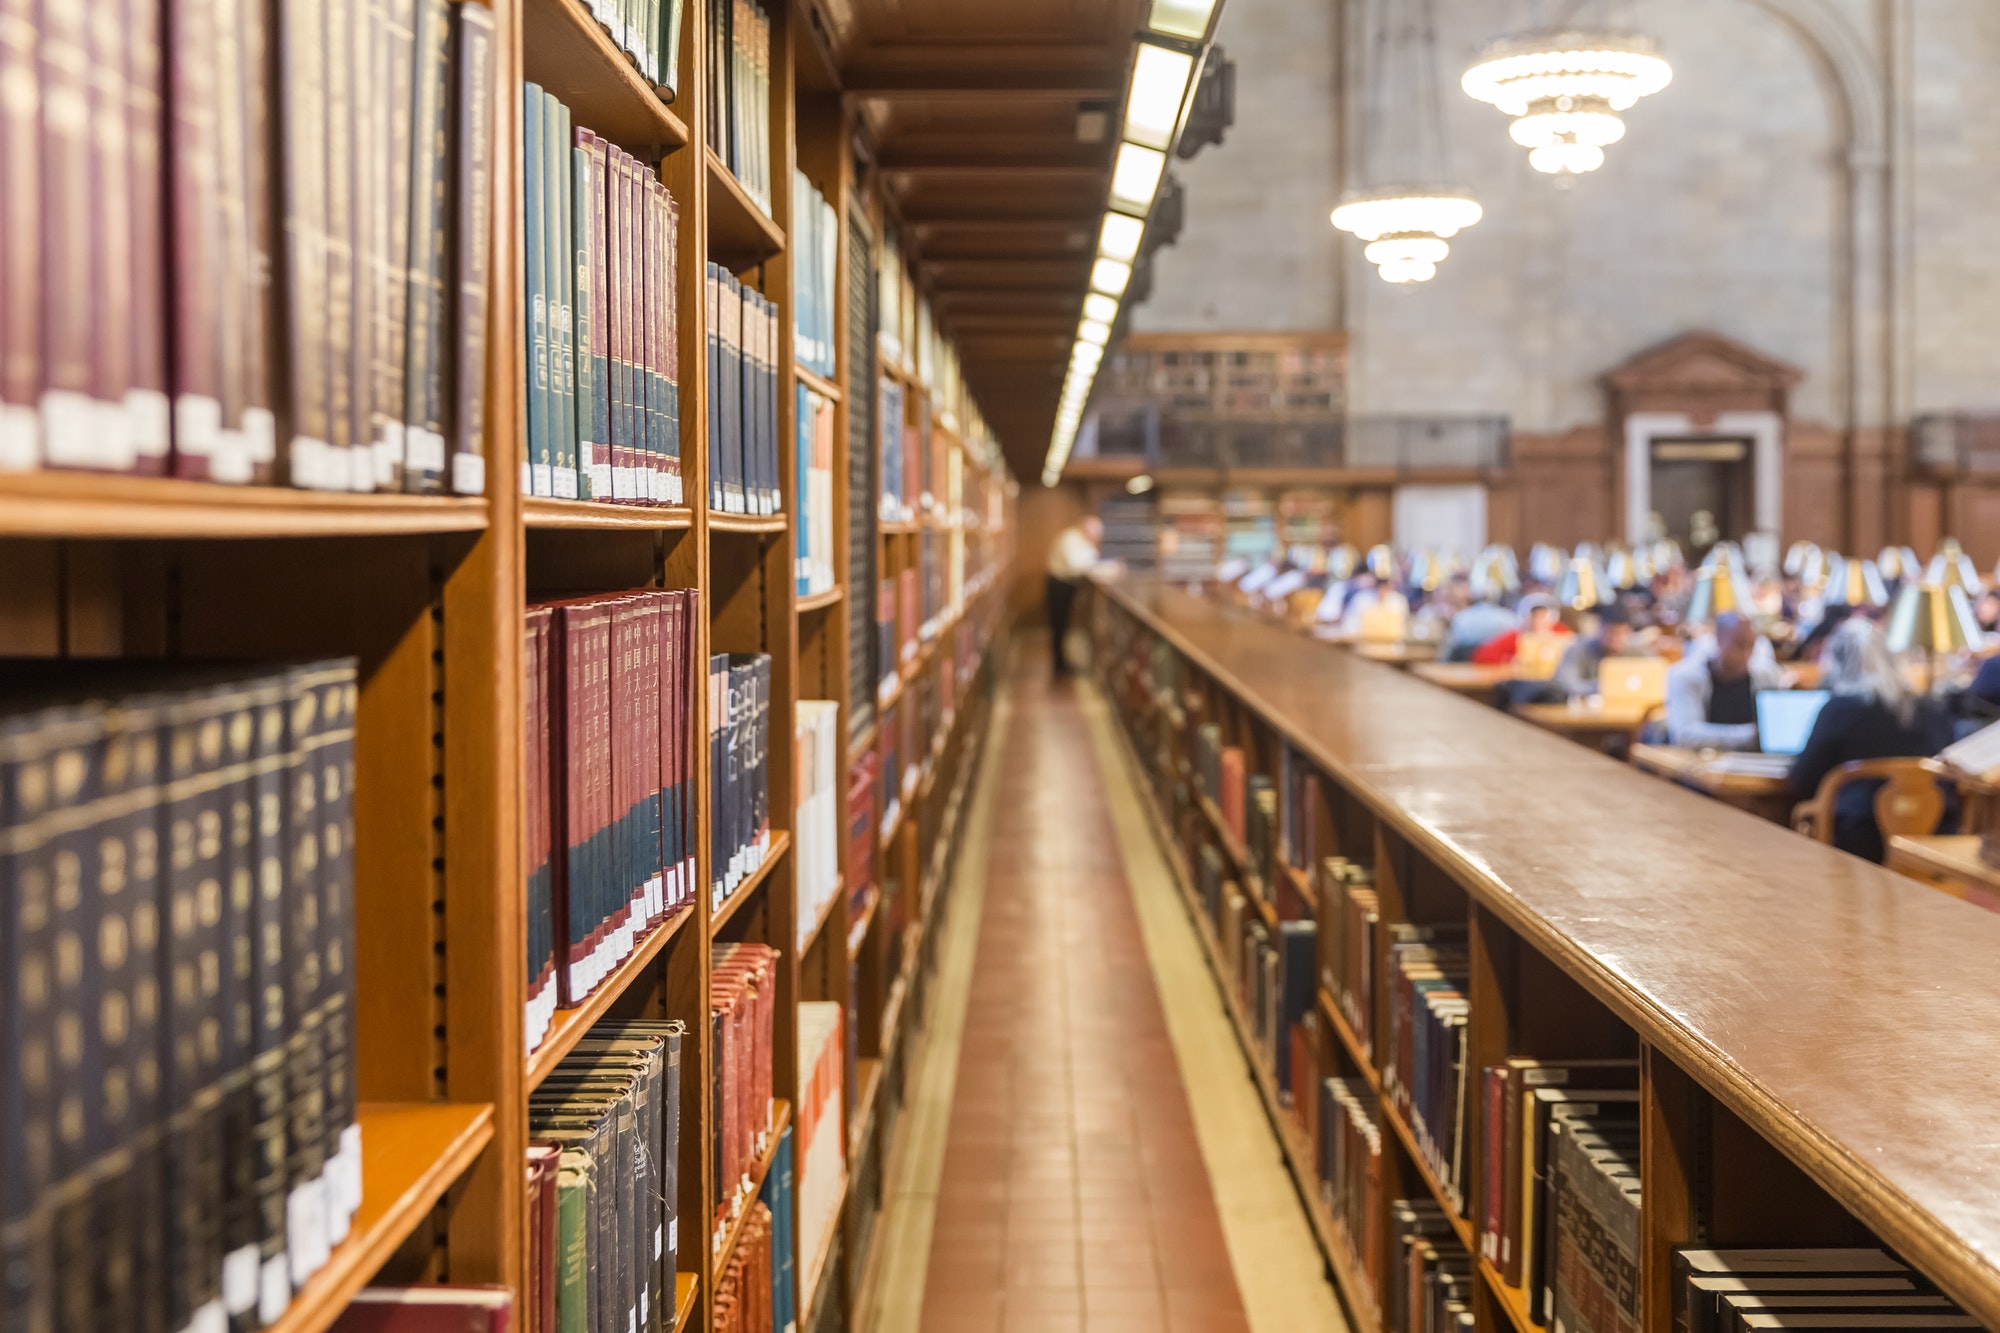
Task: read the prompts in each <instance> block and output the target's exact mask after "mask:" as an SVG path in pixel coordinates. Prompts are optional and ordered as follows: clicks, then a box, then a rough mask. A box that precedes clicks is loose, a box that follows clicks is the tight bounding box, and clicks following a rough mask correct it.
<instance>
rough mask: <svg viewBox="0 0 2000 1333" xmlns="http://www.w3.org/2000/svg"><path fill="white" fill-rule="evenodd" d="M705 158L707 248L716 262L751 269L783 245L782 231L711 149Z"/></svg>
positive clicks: (781, 250) (778, 252) (777, 251)
mask: <svg viewBox="0 0 2000 1333" xmlns="http://www.w3.org/2000/svg"><path fill="white" fill-rule="evenodd" d="M702 152H703V155H704V156H705V157H706V158H707V161H708V248H709V253H710V254H711V255H713V256H715V258H716V260H717V262H718V263H724V264H729V265H731V266H740V267H743V268H753V267H755V266H756V265H758V264H761V263H763V262H764V261H765V260H766V259H769V258H771V257H772V256H773V255H776V254H781V253H783V251H784V248H785V233H784V232H783V231H782V230H781V229H780V228H779V226H778V224H777V223H776V222H773V221H772V220H771V215H770V214H768V213H766V212H765V211H764V210H763V208H762V207H761V206H760V205H759V204H758V203H757V201H756V200H754V199H752V198H751V197H750V193H749V191H747V190H745V189H744V188H743V185H742V183H741V182H740V181H738V180H737V179H736V176H735V174H734V173H732V172H731V171H730V170H729V168H728V167H726V166H724V165H723V162H722V159H721V158H720V157H717V156H716V154H715V150H714V149H713V148H705V149H703V150H702Z"/></svg>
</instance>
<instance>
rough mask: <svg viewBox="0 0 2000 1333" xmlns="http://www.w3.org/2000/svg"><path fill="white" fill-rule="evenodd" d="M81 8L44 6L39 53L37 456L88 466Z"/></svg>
mask: <svg viewBox="0 0 2000 1333" xmlns="http://www.w3.org/2000/svg"><path fill="white" fill-rule="evenodd" d="M88 21H89V14H88V9H87V7H86V6H84V5H80V4H77V3H75V0H41V4H40V6H39V7H38V10H37V21H36V28H37V31H38V34H39V45H38V46H37V47H36V55H37V57H38V65H39V69H40V73H41V82H42V120H41V131H42V142H41V165H42V188H41V205H42V233H41V251H42V289H41V302H40V311H41V335H42V355H41V362H42V366H41V370H42V375H41V386H40V393H41V399H40V401H41V412H42V456H43V460H44V461H45V462H47V463H50V464H54V465H58V466H65V467H76V466H89V465H90V464H91V463H92V462H93V461H94V460H95V458H96V457H97V453H96V429H95V428H96V424H97V423H96V416H97V414H96V412H95V411H94V410H93V404H92V402H91V397H90V395H91V389H92V379H91V357H92V354H93V352H94V350H95V349H94V348H93V347H92V345H91V330H92V325H93V322H94V321H93V319H92V311H91V299H92V293H93V284H92V278H91V237H92V230H91V219H90V175H91V144H90V140H91V114H90V111H91V108H90V87H89V76H88V73H87V71H88V70H89V67H90V56H89V49H88V32H87V24H88Z"/></svg>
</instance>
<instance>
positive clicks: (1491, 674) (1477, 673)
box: [1410, 662, 1514, 703]
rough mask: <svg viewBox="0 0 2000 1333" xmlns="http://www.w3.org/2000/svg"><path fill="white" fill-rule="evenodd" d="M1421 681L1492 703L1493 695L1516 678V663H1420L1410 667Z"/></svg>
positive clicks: (1412, 672) (1411, 671) (1412, 673)
mask: <svg viewBox="0 0 2000 1333" xmlns="http://www.w3.org/2000/svg"><path fill="white" fill-rule="evenodd" d="M1410 674H1411V675H1413V676H1415V677H1416V678H1417V679H1418V680H1427V681H1429V682H1430V683H1431V684H1433V685H1436V686H1439V687H1440V688H1443V689H1447V690H1450V691H1451V692H1452V693H1453V694H1463V695H1465V696H1466V697H1468V698H1472V699H1478V700H1481V701H1483V702H1487V703H1491V702H1492V700H1493V692H1494V691H1495V690H1497V689H1499V688H1500V687H1501V686H1502V685H1506V684H1508V683H1509V682H1511V681H1512V680H1513V679H1514V664H1513V663H1512V662H1502V663H1498V664H1496V665H1490V666H1489V665H1487V664H1486V663H1483V662H1418V663H1417V664H1416V665H1414V666H1412V667H1411V668H1410Z"/></svg>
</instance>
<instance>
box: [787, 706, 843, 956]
mask: <svg viewBox="0 0 2000 1333" xmlns="http://www.w3.org/2000/svg"><path fill="white" fill-rule="evenodd" d="M793 746H794V754H795V758H794V761H793V764H792V771H793V772H794V773H796V774H797V775H798V784H799V804H798V811H797V817H796V821H795V823H794V825H793V833H792V860H793V864H794V870H793V879H794V881H795V883H796V887H797V894H798V897H797V906H798V936H797V938H796V940H795V941H794V943H796V944H797V945H798V947H800V948H804V947H805V944H806V935H807V933H808V932H809V931H811V930H812V928H813V923H814V922H816V921H818V920H819V919H820V917H821V916H822V915H823V914H824V913H825V911H826V909H827V908H828V906H829V905H830V904H831V903H832V902H833V897H834V895H835V894H836V893H838V892H839V891H840V786H839V783H840V705H839V704H837V703H834V702H833V701H831V700H826V699H801V700H799V701H798V704H797V705H796V711H795V712H794V713H793Z"/></svg>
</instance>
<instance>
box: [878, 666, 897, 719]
mask: <svg viewBox="0 0 2000 1333" xmlns="http://www.w3.org/2000/svg"><path fill="white" fill-rule="evenodd" d="M902 697H903V676H902V673H901V672H897V673H896V674H895V675H893V676H885V677H883V678H882V679H881V680H880V681H877V682H876V684H875V707H876V708H878V709H881V710H882V711H884V712H886V711H888V710H889V709H891V708H894V707H895V706H896V701H897V700H898V699H900V698H902Z"/></svg>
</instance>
